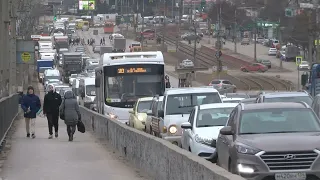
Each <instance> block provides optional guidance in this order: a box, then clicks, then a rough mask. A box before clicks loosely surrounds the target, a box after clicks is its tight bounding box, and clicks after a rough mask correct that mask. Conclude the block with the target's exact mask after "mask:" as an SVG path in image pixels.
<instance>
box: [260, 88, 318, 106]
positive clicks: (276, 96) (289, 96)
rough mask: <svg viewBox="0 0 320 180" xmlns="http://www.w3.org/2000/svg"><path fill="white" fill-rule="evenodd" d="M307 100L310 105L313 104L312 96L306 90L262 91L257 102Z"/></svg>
mask: <svg viewBox="0 0 320 180" xmlns="http://www.w3.org/2000/svg"><path fill="white" fill-rule="evenodd" d="M301 101H303V102H305V103H307V104H308V105H309V106H311V105H312V101H313V99H312V97H311V96H310V95H309V93H308V92H306V91H298V92H272V93H261V94H260V95H259V97H258V98H257V103H264V102H301Z"/></svg>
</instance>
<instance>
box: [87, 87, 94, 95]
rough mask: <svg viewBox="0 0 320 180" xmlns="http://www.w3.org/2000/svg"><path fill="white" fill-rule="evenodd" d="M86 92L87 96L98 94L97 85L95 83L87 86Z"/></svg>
mask: <svg viewBox="0 0 320 180" xmlns="http://www.w3.org/2000/svg"><path fill="white" fill-rule="evenodd" d="M86 94H87V96H95V95H96V87H95V86H94V85H87V86H86Z"/></svg>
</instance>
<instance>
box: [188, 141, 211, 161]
mask: <svg viewBox="0 0 320 180" xmlns="http://www.w3.org/2000/svg"><path fill="white" fill-rule="evenodd" d="M191 151H192V153H194V154H196V155H198V156H200V157H202V158H204V159H208V160H210V159H213V158H214V157H215V156H216V148H214V147H211V146H209V145H205V144H202V143H198V142H194V143H192V146H191Z"/></svg>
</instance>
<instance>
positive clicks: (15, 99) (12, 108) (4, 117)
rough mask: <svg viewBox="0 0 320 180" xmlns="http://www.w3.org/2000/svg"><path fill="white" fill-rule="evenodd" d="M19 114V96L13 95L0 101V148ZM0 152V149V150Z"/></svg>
mask: <svg viewBox="0 0 320 180" xmlns="http://www.w3.org/2000/svg"><path fill="white" fill-rule="evenodd" d="M18 112H19V95H18V94H13V95H11V96H8V97H4V98H2V99H0V148H1V145H2V144H3V142H4V140H5V136H6V135H7V132H8V130H9V129H10V127H11V125H12V122H13V120H14V119H15V117H16V116H17V115H18ZM0 151H1V149H0Z"/></svg>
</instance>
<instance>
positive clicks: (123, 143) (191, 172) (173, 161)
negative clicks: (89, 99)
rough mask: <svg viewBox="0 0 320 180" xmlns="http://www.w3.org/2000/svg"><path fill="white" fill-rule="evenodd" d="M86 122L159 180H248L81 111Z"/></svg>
mask: <svg viewBox="0 0 320 180" xmlns="http://www.w3.org/2000/svg"><path fill="white" fill-rule="evenodd" d="M80 111H81V116H82V121H83V123H84V124H85V126H86V128H87V129H88V130H91V131H93V134H94V135H95V136H96V137H97V138H98V139H103V140H107V141H108V142H109V144H110V145H112V146H113V147H114V148H115V149H117V150H118V151H119V153H120V154H121V155H123V156H124V157H126V159H127V160H129V161H130V162H131V163H132V164H133V165H135V167H137V168H139V169H141V170H142V171H143V172H144V173H148V175H150V176H151V177H153V178H155V179H156V180H168V179H174V180H186V179H197V180H228V179H232V180H244V179H243V178H241V177H240V176H237V175H233V174H231V173H229V172H227V171H225V170H224V169H222V168H220V167H218V166H216V165H215V164H212V163H211V162H209V161H206V160H205V159H202V158H200V157H198V156H196V155H194V154H191V153H190V152H188V151H185V150H182V149H181V148H179V147H178V146H176V145H173V144H171V143H169V142H167V141H165V140H162V139H160V138H157V137H154V136H151V135H149V134H146V133H144V132H142V131H138V130H136V129H133V128H131V127H129V126H127V125H125V124H122V123H119V122H118V121H114V120H110V119H108V118H107V117H105V116H102V115H100V114H98V113H96V112H93V111H91V110H89V109H86V108H84V107H80Z"/></svg>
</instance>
